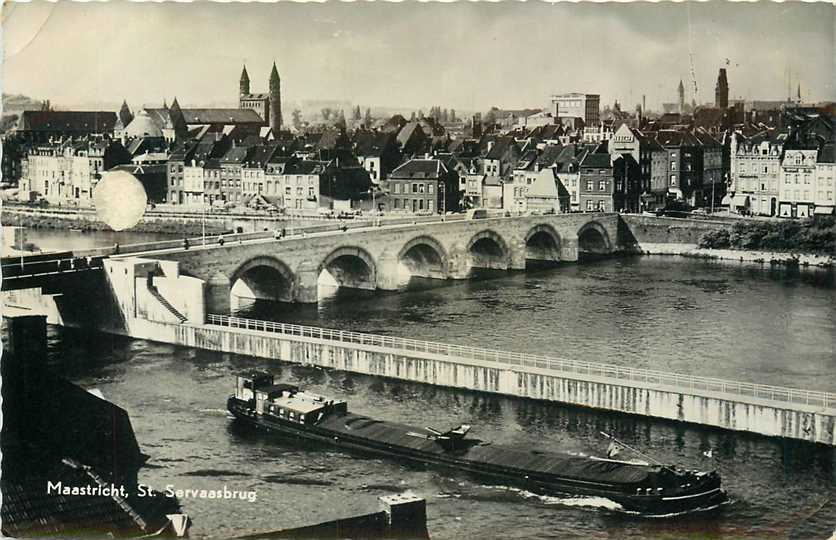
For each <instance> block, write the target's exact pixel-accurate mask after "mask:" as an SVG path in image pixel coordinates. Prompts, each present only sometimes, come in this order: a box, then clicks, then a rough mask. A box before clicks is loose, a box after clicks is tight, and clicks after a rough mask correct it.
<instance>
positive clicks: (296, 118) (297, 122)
mask: <svg viewBox="0 0 836 540" xmlns="http://www.w3.org/2000/svg"><path fill="white" fill-rule="evenodd" d="M291 116H292V117H293V120H292V122H293V127H294V129H297V130H298V129H301V128H302V111H300V110H299V109H293V113H291Z"/></svg>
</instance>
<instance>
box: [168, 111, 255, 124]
mask: <svg viewBox="0 0 836 540" xmlns="http://www.w3.org/2000/svg"><path fill="white" fill-rule="evenodd" d="M182 111H183V120H185V121H186V123H187V124H264V123H265V122H264V120H262V118H261V117H260V116H259V115H258V113H257V112H255V111H254V110H252V109H182Z"/></svg>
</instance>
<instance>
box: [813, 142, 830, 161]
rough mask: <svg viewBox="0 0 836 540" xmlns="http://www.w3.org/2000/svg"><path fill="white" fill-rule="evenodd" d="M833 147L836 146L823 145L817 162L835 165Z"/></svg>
mask: <svg viewBox="0 0 836 540" xmlns="http://www.w3.org/2000/svg"><path fill="white" fill-rule="evenodd" d="M833 147H834V144H833V143H832V142H829V143H827V144H825V145H823V146H822V148H821V150H819V155H818V159H817V160H816V161H817V162H819V163H833V162H834V161H833V154H834V151H833Z"/></svg>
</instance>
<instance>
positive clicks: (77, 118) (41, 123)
mask: <svg viewBox="0 0 836 540" xmlns="http://www.w3.org/2000/svg"><path fill="white" fill-rule="evenodd" d="M116 120H117V117H116V113H115V112H110V111H23V112H22V113H21V114H20V120H18V127H17V129H18V130H19V131H76V132H85V133H106V132H110V131H113V127H114V126H115V125H116Z"/></svg>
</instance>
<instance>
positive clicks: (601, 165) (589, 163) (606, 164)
mask: <svg viewBox="0 0 836 540" xmlns="http://www.w3.org/2000/svg"><path fill="white" fill-rule="evenodd" d="M581 167H595V168H596V169H607V168H610V167H612V163H611V162H610V155H609V154H603V153H598V152H589V153H588V154H587V155H586V157H584V158H583V161H581Z"/></svg>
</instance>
